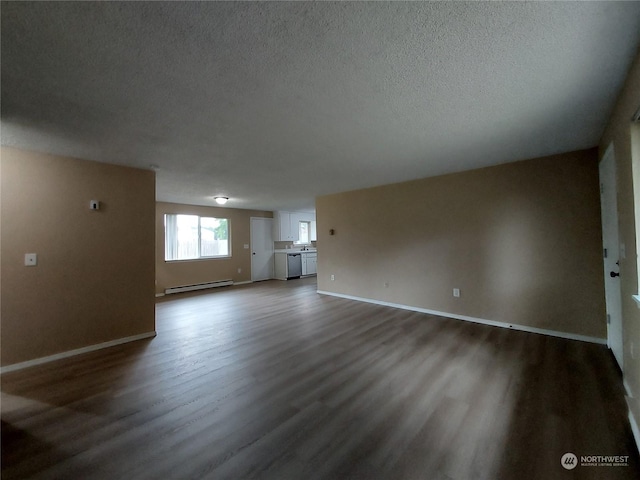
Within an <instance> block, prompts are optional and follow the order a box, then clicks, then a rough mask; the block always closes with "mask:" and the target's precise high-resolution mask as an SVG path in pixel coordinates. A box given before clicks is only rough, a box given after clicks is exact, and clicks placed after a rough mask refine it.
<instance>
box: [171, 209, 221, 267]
mask: <svg viewBox="0 0 640 480" xmlns="http://www.w3.org/2000/svg"><path fill="white" fill-rule="evenodd" d="M229 252H230V249H229V220H227V219H226V218H213V217H200V216H198V215H176V214H166V215H165V216H164V259H165V260H193V259H197V258H216V257H230V256H231V255H230V253H229Z"/></svg>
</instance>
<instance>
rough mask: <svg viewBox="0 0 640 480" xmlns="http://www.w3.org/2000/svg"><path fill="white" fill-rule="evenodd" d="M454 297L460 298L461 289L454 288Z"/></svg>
mask: <svg viewBox="0 0 640 480" xmlns="http://www.w3.org/2000/svg"><path fill="white" fill-rule="evenodd" d="M453 296H454V297H456V298H457V297H459V296H460V289H459V288H454V289H453Z"/></svg>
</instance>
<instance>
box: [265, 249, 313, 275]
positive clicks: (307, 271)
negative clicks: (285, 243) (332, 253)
mask: <svg viewBox="0 0 640 480" xmlns="http://www.w3.org/2000/svg"><path fill="white" fill-rule="evenodd" d="M296 254H297V256H300V257H301V260H302V262H301V263H302V265H301V267H302V272H301V273H302V276H303V277H304V276H306V275H316V274H317V273H318V267H317V265H318V253H317V252H316V251H315V250H314V251H311V252H307V251H300V250H295V251H294V250H283V251H276V252H275V255H274V257H275V260H274V261H275V269H274V270H275V275H274V276H275V278H276V279H278V280H287V279H289V278H291V277H297V276H299V275H300V273H292V272H291V271H290V270H289V269H290V266H289V262H288V257H289V255H296Z"/></svg>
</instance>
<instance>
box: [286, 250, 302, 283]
mask: <svg viewBox="0 0 640 480" xmlns="http://www.w3.org/2000/svg"><path fill="white" fill-rule="evenodd" d="M300 275H302V255H301V254H299V253H289V254H287V278H299V277H300Z"/></svg>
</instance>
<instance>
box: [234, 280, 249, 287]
mask: <svg viewBox="0 0 640 480" xmlns="http://www.w3.org/2000/svg"><path fill="white" fill-rule="evenodd" d="M248 283H253V280H245V281H244V282H233V285H234V286H236V285H247V284H248Z"/></svg>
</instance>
